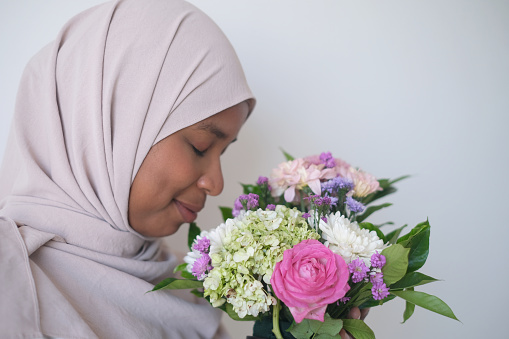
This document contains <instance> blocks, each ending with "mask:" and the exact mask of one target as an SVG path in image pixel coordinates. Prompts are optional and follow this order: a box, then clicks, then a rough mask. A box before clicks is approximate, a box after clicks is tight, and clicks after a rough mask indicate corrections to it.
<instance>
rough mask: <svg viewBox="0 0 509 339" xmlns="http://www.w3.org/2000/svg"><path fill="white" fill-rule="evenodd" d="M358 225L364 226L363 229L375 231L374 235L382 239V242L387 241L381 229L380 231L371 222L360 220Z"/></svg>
mask: <svg viewBox="0 0 509 339" xmlns="http://www.w3.org/2000/svg"><path fill="white" fill-rule="evenodd" d="M359 227H360V228H364V229H367V230H369V231H375V232H376V235H377V236H378V237H379V238H380V239H382V240H383V242H384V244H385V243H386V242H387V240H386V239H385V235H384V234H383V232H382V231H380V229H379V228H378V227H377V226H375V225H373V224H372V223H370V222H361V223H360V224H359Z"/></svg>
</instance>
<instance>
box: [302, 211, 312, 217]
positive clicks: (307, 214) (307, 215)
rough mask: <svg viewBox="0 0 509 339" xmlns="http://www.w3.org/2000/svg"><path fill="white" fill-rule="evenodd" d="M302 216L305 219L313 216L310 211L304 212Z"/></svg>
mask: <svg viewBox="0 0 509 339" xmlns="http://www.w3.org/2000/svg"><path fill="white" fill-rule="evenodd" d="M302 217H303V218H304V219H307V218H309V217H311V214H309V213H308V212H306V213H303V214H302Z"/></svg>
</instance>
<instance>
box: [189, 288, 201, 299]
mask: <svg viewBox="0 0 509 339" xmlns="http://www.w3.org/2000/svg"><path fill="white" fill-rule="evenodd" d="M191 293H192V294H194V295H195V296H197V297H198V298H203V297H204V293H203V292H202V291H200V290H198V289H196V288H195V289H193V290H191Z"/></svg>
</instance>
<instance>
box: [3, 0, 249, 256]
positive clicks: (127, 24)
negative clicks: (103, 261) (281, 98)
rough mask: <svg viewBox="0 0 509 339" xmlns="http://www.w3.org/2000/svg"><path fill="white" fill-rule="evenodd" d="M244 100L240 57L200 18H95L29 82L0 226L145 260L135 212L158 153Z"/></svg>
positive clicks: (125, 7) (131, 10) (145, 10)
mask: <svg viewBox="0 0 509 339" xmlns="http://www.w3.org/2000/svg"><path fill="white" fill-rule="evenodd" d="M244 100H247V101H248V104H249V106H250V109H252V107H253V105H254V99H253V97H252V94H251V92H250V90H249V87H248V85H247V83H246V81H245V77H244V74H243V71H242V68H241V66H240V63H239V61H238V59H237V56H236V54H235V52H234V50H233V48H232V47H231V45H230V43H229V41H228V40H227V39H226V37H225V36H224V35H223V33H222V32H221V31H220V29H219V28H218V27H217V26H216V25H215V24H214V23H213V22H212V21H211V20H210V19H209V18H208V17H207V16H206V15H205V14H203V13H202V12H200V11H199V10H197V9H196V8H195V7H194V6H192V5H190V4H188V3H186V2H182V1H173V0H144V1H137V0H125V1H116V2H111V3H107V4H104V5H100V6H98V7H94V8H92V9H90V10H88V11H85V12H83V13H81V14H79V15H78V16H76V17H75V18H73V19H72V20H71V21H70V22H69V23H68V24H67V25H66V26H65V27H64V28H63V30H62V31H61V34H60V36H59V37H58V38H57V40H56V41H55V42H54V43H53V44H51V45H49V46H47V47H46V48H45V49H44V50H43V51H41V53H39V55H37V56H36V57H34V59H33V60H32V61H31V64H30V65H29V66H28V67H27V70H26V71H25V74H24V77H23V79H22V83H21V86H20V90H19V96H18V102H17V108H16V115H15V117H14V124H15V131H14V133H12V135H11V138H12V139H13V140H11V141H10V144H12V147H11V146H9V147H8V149H7V152H6V158H5V160H4V165H3V169H2V172H1V173H0V198H4V199H3V201H2V203H1V204H0V206H1V207H2V210H1V211H0V214H1V215H6V216H9V217H11V218H12V219H14V220H16V221H18V222H19V223H23V224H26V225H28V226H30V227H33V228H35V229H38V230H40V231H44V232H48V233H51V234H56V235H59V236H61V237H63V238H64V239H65V241H66V242H67V243H70V244H75V245H78V246H80V247H84V248H87V249H91V250H93V251H97V252H101V253H109V254H114V255H120V256H127V257H129V256H134V255H135V254H137V255H139V251H140V248H142V246H143V247H145V248H146V247H147V246H146V245H144V241H145V240H146V239H143V237H141V236H139V235H138V234H136V232H134V231H133V230H132V229H131V228H130V226H129V223H128V219H127V208H128V201H129V189H130V185H131V183H132V181H133V180H134V177H135V176H136V173H137V171H138V169H139V168H140V166H141V163H142V162H143V159H144V158H145V156H146V155H147V153H148V151H149V150H150V147H151V146H152V145H154V144H155V143H157V142H158V141H160V140H162V139H164V138H165V137H167V136H168V135H170V134H172V133H174V132H176V131H178V130H180V129H182V128H185V127H187V126H190V125H192V124H194V123H196V122H198V121H201V120H203V119H206V118H207V117H210V116H211V115H213V114H215V113H218V112H220V111H222V110H224V109H226V108H228V107H231V106H233V105H235V104H237V103H239V102H242V101H244ZM6 181H10V182H6Z"/></svg>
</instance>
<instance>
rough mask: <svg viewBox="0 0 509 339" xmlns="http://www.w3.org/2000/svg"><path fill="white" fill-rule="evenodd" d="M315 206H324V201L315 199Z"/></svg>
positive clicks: (319, 198)
mask: <svg viewBox="0 0 509 339" xmlns="http://www.w3.org/2000/svg"><path fill="white" fill-rule="evenodd" d="M313 204H314V205H315V206H322V205H323V199H322V198H321V197H318V198H315V199H313Z"/></svg>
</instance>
